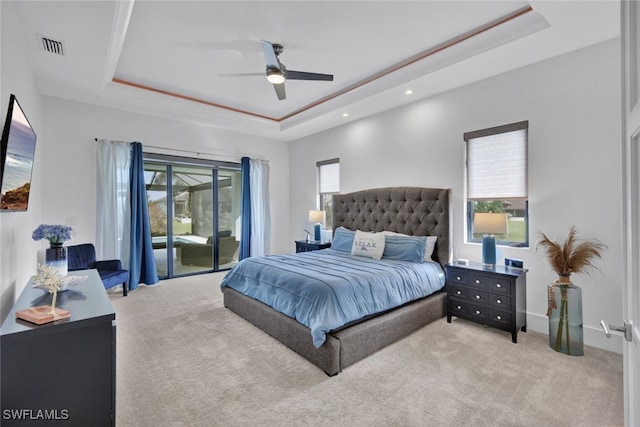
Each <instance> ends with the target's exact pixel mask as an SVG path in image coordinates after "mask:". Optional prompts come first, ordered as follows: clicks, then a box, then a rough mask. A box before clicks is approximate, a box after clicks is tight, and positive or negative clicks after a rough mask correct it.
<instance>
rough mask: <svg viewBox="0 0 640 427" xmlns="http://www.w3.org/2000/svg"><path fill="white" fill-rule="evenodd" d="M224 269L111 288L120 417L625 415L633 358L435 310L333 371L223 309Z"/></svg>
mask: <svg viewBox="0 0 640 427" xmlns="http://www.w3.org/2000/svg"><path fill="white" fill-rule="evenodd" d="M223 275H224V274H223V273H217V274H208V275H201V276H193V277H189V278H182V279H173V280H167V281H163V282H160V283H159V284H158V285H156V286H153V287H146V286H142V287H140V288H139V289H138V290H136V291H133V292H131V293H130V294H129V296H128V297H126V298H123V297H122V296H121V294H119V293H117V292H113V293H110V294H109V295H110V297H111V299H112V302H113V306H114V308H115V311H116V323H117V340H118V341H117V346H118V347H117V404H116V413H117V425H118V426H120V427H129V426H163V427H164V426H316V425H317V426H320V425H322V426H327V425H329V426H332V427H333V426H349V427H356V426H546V427H552V426H559V427H560V426H562V427H564V426H581V427H584V426H594V427H596V426H597V427H606V426H622V425H623V424H624V416H623V406H622V405H623V403H622V402H623V380H622V356H621V355H618V354H614V353H610V352H606V351H603V350H599V349H594V348H589V347H587V348H585V355H584V356H583V357H572V356H566V355H562V354H559V353H556V352H555V351H553V350H551V349H550V348H549V347H548V344H547V336H546V335H542V334H538V333H534V332H527V333H520V334H519V335H518V341H519V342H518V344H513V343H512V342H511V335H510V334H509V333H507V332H503V331H497V330H494V329H491V328H487V327H483V326H480V325H476V324H474V323H472V322H467V321H464V320H454V321H453V322H452V323H451V324H447V323H446V320H445V319H444V318H443V319H442V320H439V321H436V322H434V323H432V324H430V325H427V326H426V327H424V328H423V329H421V330H419V331H417V332H416V333H414V334H413V335H411V336H409V337H407V338H405V339H404V340H402V341H400V342H398V343H395V344H393V345H391V346H389V347H387V348H385V349H383V350H381V351H379V352H378V353H376V354H374V355H372V356H370V357H368V358H367V359H364V360H362V361H360V362H358V363H356V364H355V365H352V366H350V367H348V368H347V369H345V370H344V371H343V372H342V373H340V374H338V375H337V376H334V377H327V376H326V375H325V374H324V373H323V372H322V371H321V370H320V369H318V368H317V367H315V366H314V365H312V364H310V363H309V362H307V361H306V360H305V359H303V358H302V357H300V356H298V355H297V354H296V353H294V352H292V351H291V350H289V349H287V348H286V347H284V346H283V345H282V344H280V343H279V342H277V341H275V340H274V339H273V338H271V337H270V336H268V335H266V334H265V333H263V332H262V331H260V330H258V329H257V328H255V327H254V326H252V325H251V324H249V323H248V322H246V321H245V320H243V319H241V318H240V317H238V316H237V315H235V314H234V313H232V312H230V311H229V310H227V309H226V308H224V306H223V304H222V295H221V293H220V289H219V283H220V280H221V278H222V277H223Z"/></svg>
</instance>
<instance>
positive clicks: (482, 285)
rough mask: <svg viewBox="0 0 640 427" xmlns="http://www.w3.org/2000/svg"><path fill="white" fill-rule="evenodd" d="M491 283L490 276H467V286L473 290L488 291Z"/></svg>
mask: <svg viewBox="0 0 640 427" xmlns="http://www.w3.org/2000/svg"><path fill="white" fill-rule="evenodd" d="M491 283H492V277H491V276H484V275H481V274H469V286H471V287H473V288H474V289H490V285H491Z"/></svg>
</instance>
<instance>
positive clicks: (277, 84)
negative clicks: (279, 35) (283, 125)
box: [262, 40, 333, 100]
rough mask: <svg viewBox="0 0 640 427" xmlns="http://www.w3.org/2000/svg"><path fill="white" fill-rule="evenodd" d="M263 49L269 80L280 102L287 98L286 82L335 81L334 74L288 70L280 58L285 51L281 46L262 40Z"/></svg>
mask: <svg viewBox="0 0 640 427" xmlns="http://www.w3.org/2000/svg"><path fill="white" fill-rule="evenodd" d="M262 49H263V50H264V55H265V59H266V60H267V71H266V75H267V80H269V82H270V83H272V84H273V87H274V88H275V90H276V94H277V95H278V99H279V100H283V99H285V98H286V94H285V91H284V82H285V81H286V80H320V81H329V82H332V81H333V74H319V73H308V72H305V71H293V70H287V67H285V66H284V64H283V63H282V62H280V60H279V59H278V56H279V55H280V54H281V53H282V52H283V51H284V48H283V47H282V45H281V44H277V43H271V42H268V41H266V40H262Z"/></svg>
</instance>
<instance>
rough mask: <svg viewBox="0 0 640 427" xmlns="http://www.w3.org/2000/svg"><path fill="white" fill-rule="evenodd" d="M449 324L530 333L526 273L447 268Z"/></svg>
mask: <svg viewBox="0 0 640 427" xmlns="http://www.w3.org/2000/svg"><path fill="white" fill-rule="evenodd" d="M446 269H447V322H448V323H451V317H452V316H456V317H459V318H461V319H467V320H471V321H473V322H476V323H481V324H483V325H488V326H491V327H494V328H497V329H502V330H505V331H509V332H511V340H512V341H513V342H514V343H517V342H518V331H520V330H521V331H522V332H527V270H526V269H519V268H510V267H505V266H501V265H496V266H495V267H493V268H486V267H483V266H482V264H480V263H473V262H472V263H470V264H468V265H463V264H447V266H446Z"/></svg>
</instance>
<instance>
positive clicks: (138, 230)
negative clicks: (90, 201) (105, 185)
mask: <svg viewBox="0 0 640 427" xmlns="http://www.w3.org/2000/svg"><path fill="white" fill-rule="evenodd" d="M130 184H131V252H130V260H129V289H130V290H133V289H136V288H137V287H138V284H140V283H146V284H147V285H153V284H154V283H158V281H159V279H158V272H157V271H156V261H155V258H154V257H153V246H152V245H151V226H150V224H149V210H148V207H147V189H146V187H145V183H144V159H143V154H142V144H141V143H139V142H134V143H132V144H131V180H130Z"/></svg>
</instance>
